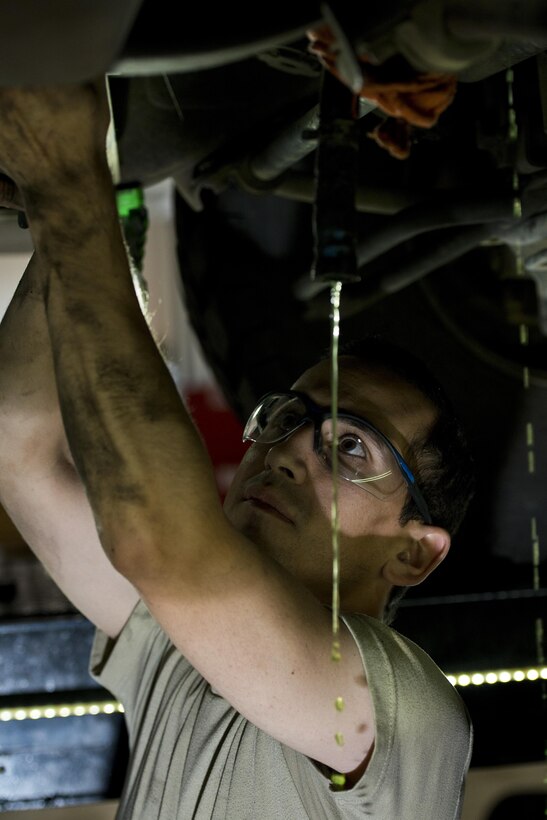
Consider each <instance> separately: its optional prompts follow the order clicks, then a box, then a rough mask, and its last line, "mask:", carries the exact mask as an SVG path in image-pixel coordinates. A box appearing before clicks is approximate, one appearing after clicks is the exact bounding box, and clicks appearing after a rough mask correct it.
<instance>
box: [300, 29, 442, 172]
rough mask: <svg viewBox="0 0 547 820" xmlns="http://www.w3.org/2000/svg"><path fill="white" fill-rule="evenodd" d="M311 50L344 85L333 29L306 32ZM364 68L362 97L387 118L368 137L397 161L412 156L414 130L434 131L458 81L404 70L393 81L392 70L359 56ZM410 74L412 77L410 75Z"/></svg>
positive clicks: (360, 91) (438, 75)
mask: <svg viewBox="0 0 547 820" xmlns="http://www.w3.org/2000/svg"><path fill="white" fill-rule="evenodd" d="M307 35H308V39H309V41H310V45H309V50H310V52H311V53H312V54H315V55H316V56H317V57H318V58H319V60H320V62H321V63H322V64H323V65H324V66H325V68H327V69H328V70H329V71H331V72H332V73H333V74H334V75H335V76H336V77H337V78H338V79H339V80H341V81H342V78H341V77H340V74H339V72H338V68H337V45H336V38H335V36H334V34H333V32H332V30H331V28H330V26H327V25H324V26H320V27H319V28H317V29H313V30H310V31H308V32H307ZM358 59H359V62H360V63H361V64H362V65H363V83H362V86H361V88H360V90H359V91H358V92H357V95H358V96H359V97H362V98H363V99H366V100H370V101H372V102H375V103H376V104H377V106H378V108H379V109H380V110H381V111H383V112H384V113H385V114H387V115H388V118H387V119H386V120H385V121H384V122H383V123H381V124H380V125H378V126H377V127H376V128H375V129H374V130H373V131H371V132H370V134H369V135H368V136H370V137H371V138H372V139H374V140H375V141H376V142H377V143H378V144H379V145H380V146H382V148H386V149H387V150H388V151H389V153H390V154H391V155H392V156H394V157H396V158H397V159H406V158H407V157H408V156H409V154H410V147H411V143H412V131H413V127H414V126H417V127H419V128H431V127H432V126H433V125H435V124H436V122H437V120H438V119H439V116H440V115H441V114H442V113H443V111H445V110H446V109H447V108H448V106H449V105H450V104H451V102H452V100H453V99H454V95H455V93H456V86H457V80H456V77H454V76H452V75H451V74H434V73H424V74H420V73H418V72H415V71H413V70H411V69H408V68H407V67H405V73H406V75H407V76H406V77H401V76H399V77H398V78H396V79H393V77H392V75H393V73H394V72H393V67H392V66H387V65H386V66H372V65H371V64H370V62H369V60H368V58H367V56H366V55H359V58H358ZM410 71H411V74H410V76H409V72H410Z"/></svg>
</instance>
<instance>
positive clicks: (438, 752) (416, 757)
mask: <svg viewBox="0 0 547 820" xmlns="http://www.w3.org/2000/svg"><path fill="white" fill-rule="evenodd" d="M343 620H344V622H345V623H346V625H347V627H348V629H349V630H350V632H351V634H352V635H353V637H354V639H355V641H356V643H357V645H358V647H359V651H360V653H361V657H362V659H363V666H364V670H365V674H366V677H367V681H368V686H369V689H370V693H371V698H372V703H373V707H374V716H375V724H376V740H375V748H374V752H373V755H372V758H371V761H370V763H369V765H368V767H367V770H366V772H365V774H364V776H363V777H362V778H361V780H360V781H359V784H358V788H357V790H356V796H359V791H360V790H361V792H362V794H363V793H365V792H366V797H367V802H371V803H372V804H373V805H376V804H377V803H378V802H380V803H381V800H382V797H381V795H382V793H384V794H387V793H389V794H390V799H391V800H393V804H392V805H391V806H390V809H389V810H390V811H391V812H394V813H392V814H391V816H396V817H404V816H405V806H406V808H408V806H409V805H422V806H423V807H424V814H423V816H424V817H439V818H441V817H442V818H444V817H453V818H457V817H459V815H460V811H461V799H462V794H463V784H464V778H465V775H466V773H467V770H468V767H469V762H470V755H471V746H472V727H471V723H470V720H469V715H468V712H467V709H466V707H465V705H464V703H463V701H462V699H461V698H460V696H459V694H458V693H457V691H456V690H455V688H454V687H453V686H452V684H451V683H450V682H449V681H448V680H447V679H446V676H445V675H444V674H443V672H442V671H441V670H440V669H439V667H438V666H437V665H436V664H435V663H434V661H433V660H432V659H431V658H430V657H429V655H428V654H427V653H426V652H424V651H423V650H422V649H421V648H420V647H418V646H417V645H416V644H414V643H413V642H412V641H410V640H409V639H407V638H405V637H404V636H402V635H400V634H399V633H398V632H396V631H395V630H394V629H392V628H391V627H388V626H386V625H385V624H383V623H381V622H380V621H378V620H376V619H375V618H369V617H367V616H364V615H357V616H346V617H344V618H343ZM384 786H385V788H383V787H384ZM341 794H342V795H343V794H345V795H346V798H347V797H348V796H349V795H351V791H350V792H346V793H341ZM362 794H361V797H362ZM342 799H344V798H342ZM350 799H351V798H350ZM426 807H427V808H426ZM447 809H448V811H447ZM452 810H453V813H452ZM398 812H400V813H398ZM436 812H437V813H436Z"/></svg>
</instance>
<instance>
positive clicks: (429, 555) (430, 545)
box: [384, 521, 450, 587]
mask: <svg viewBox="0 0 547 820" xmlns="http://www.w3.org/2000/svg"><path fill="white" fill-rule="evenodd" d="M404 529H405V533H406V538H405V540H404V543H403V544H402V545H401V544H399V548H398V549H397V551H394V552H393V554H392V555H391V556H390V558H389V560H388V561H387V563H386V564H385V565H384V577H385V578H386V580H387V581H389V583H390V584H391V585H392V586H399V587H411V586H416V585H417V584H421V582H422V581H424V580H425V579H426V578H427V576H428V575H429V574H430V573H431V572H433V570H434V569H435V568H436V567H438V566H439V564H440V563H441V561H442V560H443V559H444V558H445V557H446V556H447V554H448V550H449V549H450V535H449V534H448V532H447V531H446V530H443V528H442V527H434V526H432V525H431V524H421V523H420V522H419V521H409V522H408V524H406V525H405V528H404Z"/></svg>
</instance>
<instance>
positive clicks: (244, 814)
mask: <svg viewBox="0 0 547 820" xmlns="http://www.w3.org/2000/svg"><path fill="white" fill-rule="evenodd" d="M344 620H345V622H346V623H347V625H348V627H349V629H350V630H351V632H352V634H353V636H354V638H355V640H356V641H357V643H358V645H359V647H360V651H361V654H362V657H363V664H364V667H365V673H366V675H367V678H368V681H369V686H370V689H371V693H372V699H373V703H374V710H375V717H376V727H377V737H376V744H375V750H374V753H373V755H372V758H371V761H370V763H369V766H368V768H367V770H366V772H365V773H364V775H363V776H362V777H361V779H360V780H359V782H358V783H357V784H356V785H355V786H354V787H353V788H351V789H348V790H347V791H332V790H331V788H330V783H329V781H328V779H327V778H326V777H325V776H324V775H323V774H321V773H320V771H319V770H318V769H317V767H316V766H315V765H314V764H313V763H312V762H311V761H310V760H309V759H308V758H306V757H305V756H304V755H302V754H300V753H298V752H295V751H294V750H292V749H290V748H288V747H286V746H284V745H283V744H281V743H279V742H278V741H276V740H274V739H273V738H272V737H270V736H269V735H267V734H266V733H265V732H262V731H261V730H260V729H257V728H256V727H255V726H254V725H253V724H252V723H249V721H247V720H246V719H245V718H244V717H242V716H241V715H240V714H239V713H238V712H236V711H235V709H233V708H232V707H231V706H230V704H229V703H228V702H227V701H226V700H224V698H222V697H220V695H218V694H216V693H215V692H214V691H213V690H212V689H211V687H210V686H209V684H208V683H207V682H206V681H205V680H204V679H203V678H202V677H201V675H200V674H199V673H198V672H197V671H196V670H195V669H194V668H193V667H192V666H191V665H190V664H189V663H188V661H187V660H186V659H185V658H184V657H183V656H182V655H181V654H180V652H179V651H178V650H177V649H175V647H174V646H173V645H172V643H171V642H170V640H169V638H168V637H167V636H166V635H165V633H164V632H163V630H162V629H161V627H160V626H159V625H158V624H157V623H156V621H155V620H154V619H153V618H152V616H151V615H150V614H149V612H148V610H147V609H146V607H145V605H144V604H143V603H142V602H140V603H139V604H137V606H136V608H135V610H134V612H133V614H132V616H131V618H130V619H129V621H128V623H127V624H126V626H125V628H124V629H123V631H122V633H121V635H120V636H119V637H118V639H117V640H116V641H115V642H113V641H111V640H109V639H108V638H107V637H106V636H105V635H104V634H103V633H101V632H97V635H96V637H95V642H94V645H93V650H92V656H91V672H92V674H93V675H94V677H95V678H96V679H97V680H98V681H99V683H101V684H102V685H103V686H104V687H105V688H106V689H108V690H109V691H110V692H112V694H113V695H114V696H115V697H117V698H118V699H119V700H120V701H121V702H122V703H123V705H124V708H125V717H126V722H127V728H128V735H129V745H130V761H129V766H128V771H127V777H126V783H125V787H124V790H123V794H122V797H121V801H120V808H119V812H118V815H117V817H118V820H129V819H130V818H131V820H159V818H161V820H213V819H214V820H273V819H274V818H275V819H276V820H277V819H278V818H279V820H373V819H374V820H456V818H458V817H459V816H460V811H461V799H462V792H463V782H464V777H465V774H466V772H467V768H468V766H469V760H470V754H471V736H472V732H471V726H470V722H469V719H468V715H467V711H466V709H465V707H464V705H463V702H462V700H461V698H460V697H459V695H458V694H457V692H456V691H455V690H454V688H453V687H452V685H451V684H450V683H449V682H448V681H447V680H446V678H445V676H444V675H443V674H442V672H441V671H440V670H439V669H438V667H437V666H436V665H435V664H434V663H433V661H432V660H431V658H429V656H428V655H427V654H426V653H425V652H423V650H421V649H420V648H419V647H417V646H416V645H415V644H414V643H412V642H411V641H409V640H408V639H406V638H404V637H402V636H401V635H399V634H398V633H397V632H396V631H394V630H393V629H391V628H390V627H387V626H385V625H384V624H382V623H380V622H379V621H377V620H376V619H374V618H369V617H367V616H364V615H353V616H346V617H345V618H344Z"/></svg>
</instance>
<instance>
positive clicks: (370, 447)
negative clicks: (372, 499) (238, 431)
mask: <svg viewBox="0 0 547 820" xmlns="http://www.w3.org/2000/svg"><path fill="white" fill-rule="evenodd" d="M308 422H313V425H314V450H315V452H316V453H317V455H318V457H319V458H320V459H321V461H322V463H323V464H324V465H325V466H326V467H327V468H328V469H330V468H331V465H332V441H333V433H332V417H331V414H330V412H329V410H328V409H326V408H321V407H319V406H318V405H316V404H315V403H314V402H312V401H311V400H310V399H308V397H304V396H299V395H297V394H291V393H272V394H269V395H268V396H266V397H264V399H262V401H261V402H260V404H259V405H258V406H257V407H256V409H255V410H254V412H253V413H252V415H251V417H250V418H249V421H248V422H247V425H246V426H245V430H244V433H243V438H244V439H245V440H246V441H254V442H259V443H261V444H275V443H276V442H279V441H283V439H286V438H288V436H290V435H291V434H292V433H294V432H295V431H296V430H298V429H299V428H300V427H302V425H304V424H306V423H308ZM337 435H338V473H339V475H340V477H341V478H345V479H347V480H348V481H351V482H352V483H354V484H357V485H358V486H360V487H362V488H363V489H364V490H367V491H368V492H370V493H372V495H375V496H376V497H377V498H386V497H388V496H392V495H393V494H394V493H396V492H397V491H398V490H400V489H401V488H402V487H403V486H405V479H404V478H403V474H402V472H401V469H400V467H399V464H398V462H397V459H396V457H395V454H394V453H393V452H392V451H391V449H390V447H389V445H388V444H387V442H386V441H385V440H384V439H383V437H382V436H381V434H380V433H379V432H378V431H376V430H375V428H374V427H372V425H369V424H368V423H367V422H366V421H365V420H364V419H360V418H359V417H354V416H351V415H349V414H346V413H343V412H340V413H339V415H338V421H337Z"/></svg>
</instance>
